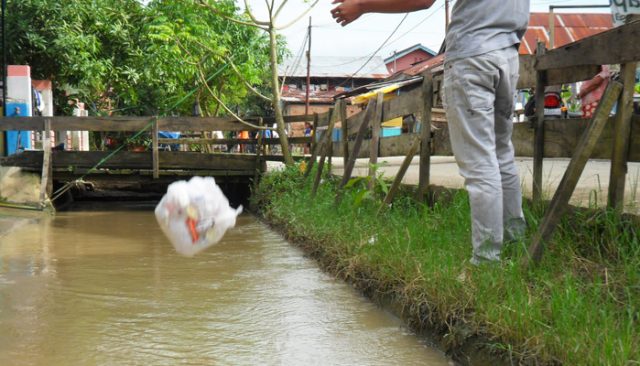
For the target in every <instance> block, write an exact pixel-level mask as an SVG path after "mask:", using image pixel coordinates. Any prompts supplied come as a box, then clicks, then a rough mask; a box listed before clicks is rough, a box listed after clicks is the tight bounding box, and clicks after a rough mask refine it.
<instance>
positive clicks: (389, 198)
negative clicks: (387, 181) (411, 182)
mask: <svg viewBox="0 0 640 366" xmlns="http://www.w3.org/2000/svg"><path fill="white" fill-rule="evenodd" d="M420 139H421V137H420V136H418V135H414V136H413V142H412V143H411V147H410V148H409V152H407V155H406V156H405V157H404V161H403V162H402V165H401V166H400V170H399V171H398V173H397V174H396V176H395V178H394V180H393V183H392V184H391V188H390V189H389V192H388V193H387V195H386V197H385V198H384V201H383V203H382V207H387V206H389V205H390V204H391V202H393V199H394V197H395V196H396V193H398V190H399V189H400V184H401V183H402V178H404V175H405V174H406V173H407V170H408V169H409V166H410V165H411V161H412V160H413V156H414V155H415V154H416V153H417V152H418V148H419V147H420V145H421V141H420Z"/></svg>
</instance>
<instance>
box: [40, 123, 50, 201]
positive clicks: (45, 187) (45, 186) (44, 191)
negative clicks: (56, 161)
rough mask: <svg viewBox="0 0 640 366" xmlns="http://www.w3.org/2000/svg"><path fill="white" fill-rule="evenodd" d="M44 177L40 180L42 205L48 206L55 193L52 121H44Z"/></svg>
mask: <svg viewBox="0 0 640 366" xmlns="http://www.w3.org/2000/svg"><path fill="white" fill-rule="evenodd" d="M42 150H43V153H42V177H41V180H40V205H42V207H46V206H47V201H48V199H49V198H51V192H52V191H53V181H52V179H51V177H52V166H51V120H49V119H45V120H44V131H43V136H42Z"/></svg>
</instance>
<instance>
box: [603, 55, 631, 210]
mask: <svg viewBox="0 0 640 366" xmlns="http://www.w3.org/2000/svg"><path fill="white" fill-rule="evenodd" d="M636 66H637V63H636V62H630V63H627V64H624V65H622V70H621V71H620V77H621V78H622V83H623V90H622V94H621V95H620V98H619V100H618V111H617V113H616V119H615V126H614V132H613V154H612V156H611V175H610V178H609V197H608V205H609V208H613V209H615V210H616V211H618V212H622V210H623V208H624V186H625V178H626V175H627V158H628V155H629V146H630V145H629V140H630V137H631V116H632V114H633V92H634V87H635V77H636Z"/></svg>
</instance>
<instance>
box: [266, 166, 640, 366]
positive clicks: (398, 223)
mask: <svg viewBox="0 0 640 366" xmlns="http://www.w3.org/2000/svg"><path fill="white" fill-rule="evenodd" d="M310 181H311V180H309V182H310ZM363 184H364V182H362V181H359V182H358V181H354V183H352V184H351V185H350V186H349V187H348V188H347V189H346V190H345V192H344V196H343V197H344V198H343V199H342V201H341V202H340V203H339V204H336V203H335V199H334V198H335V193H336V191H335V187H336V186H337V182H336V181H335V180H334V179H333V178H332V177H330V176H325V177H324V178H323V184H321V186H320V188H319V190H318V193H317V196H316V197H315V198H311V194H310V183H307V182H305V180H304V179H303V177H302V175H301V173H300V172H299V170H296V169H287V170H283V171H281V172H277V173H274V174H270V175H267V176H266V177H264V178H263V180H262V182H261V184H260V185H259V187H258V188H257V190H256V191H255V192H254V195H253V199H254V205H258V206H259V207H260V209H261V210H262V212H263V214H264V215H265V216H266V217H267V218H268V219H269V220H270V221H271V222H274V223H276V224H280V225H284V227H285V228H286V230H287V232H288V234H289V235H290V236H291V237H293V238H296V239H300V240H303V241H305V242H306V243H307V244H306V245H308V246H309V248H310V249H311V250H312V251H313V252H315V253H316V254H319V256H321V257H322V258H323V259H322V260H323V263H324V264H325V265H327V266H328V267H329V268H330V269H332V270H334V271H335V272H336V273H338V274H339V275H340V276H341V277H343V278H346V279H348V280H352V281H354V283H356V284H359V285H360V286H363V287H364V288H365V290H367V288H366V287H367V285H366V284H370V286H371V288H370V289H369V290H372V289H375V290H376V291H379V292H384V293H386V294H387V295H389V296H392V297H394V298H395V299H396V300H397V301H398V302H400V303H402V304H403V305H404V309H405V312H406V314H407V315H408V316H409V318H410V319H412V320H413V321H414V322H415V323H417V325H418V326H428V327H430V328H439V329H440V330H441V331H443V332H444V333H446V336H445V340H446V341H447V344H448V345H449V347H451V348H455V347H456V346H457V345H459V344H460V343H461V342H463V341H464V340H465V339H466V338H468V337H470V336H473V335H476V334H479V335H483V336H485V337H486V338H487V339H490V340H491V341H490V342H489V343H490V344H488V345H487V346H488V347H490V348H491V349H494V350H502V351H503V352H505V353H508V354H510V355H515V356H517V357H518V358H519V359H520V360H521V361H523V362H525V363H530V362H543V363H563V364H567V365H635V364H638V360H640V351H639V349H640V347H639V346H640V344H639V343H640V335H639V332H638V329H640V324H639V323H640V239H639V238H640V229H639V228H638V226H637V224H635V223H634V222H632V220H630V219H628V218H624V217H622V218H621V217H620V216H618V215H616V214H614V213H610V212H603V211H596V212H594V211H587V210H582V211H576V212H575V213H573V214H571V215H570V216H568V217H567V218H565V220H564V222H563V223H562V224H561V226H560V228H559V230H558V232H557V234H556V236H555V238H554V239H553V242H552V243H550V245H549V249H548V250H547V252H546V253H545V257H544V259H543V262H542V264H541V265H540V266H538V267H537V268H534V269H531V270H523V269H522V267H521V266H520V265H519V263H520V259H521V258H522V257H523V255H525V253H526V246H527V245H528V244H529V242H530V237H531V236H532V235H533V233H534V232H535V230H536V229H537V226H538V223H539V221H540V218H541V217H542V214H543V212H544V211H543V210H544V207H531V206H529V205H527V206H525V207H524V210H525V216H526V219H527V221H528V224H529V232H528V236H527V238H526V239H525V240H524V241H522V242H518V243H511V244H509V245H507V246H506V247H505V249H504V256H503V257H504V258H503V262H502V263H501V264H500V265H496V266H485V267H478V268H476V267H473V266H471V265H469V264H468V262H467V260H468V258H469V257H470V255H471V244H470V240H471V239H470V237H471V234H470V230H471V229H470V219H469V216H470V213H469V205H468V197H467V195H466V193H465V192H462V191H460V192H454V193H450V194H448V195H447V194H445V195H442V196H441V198H440V199H439V200H437V201H436V202H435V204H434V205H433V207H426V206H423V205H420V204H417V203H415V202H414V201H413V200H412V199H411V198H409V197H411V195H410V194H409V193H406V194H404V195H400V196H399V197H398V198H397V199H396V200H395V202H394V204H393V206H392V207H391V208H390V209H388V210H383V211H380V212H378V208H379V205H380V197H381V192H380V193H379V194H373V195H371V196H369V197H368V198H366V199H362V200H359V201H358V199H357V198H358V197H359V196H360V195H362V193H361V192H362V185H363ZM356 202H358V204H355V203H356ZM463 272H464V273H468V276H467V278H466V279H465V280H464V281H460V274H461V273H463Z"/></svg>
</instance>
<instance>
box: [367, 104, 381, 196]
mask: <svg viewBox="0 0 640 366" xmlns="http://www.w3.org/2000/svg"><path fill="white" fill-rule="evenodd" d="M383 106H384V93H378V94H377V97H376V113H375V114H374V115H373V118H372V119H371V141H369V190H370V191H373V190H374V188H375V181H376V164H378V154H379V152H380V129H381V128H382V121H383V120H384V114H383Z"/></svg>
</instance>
